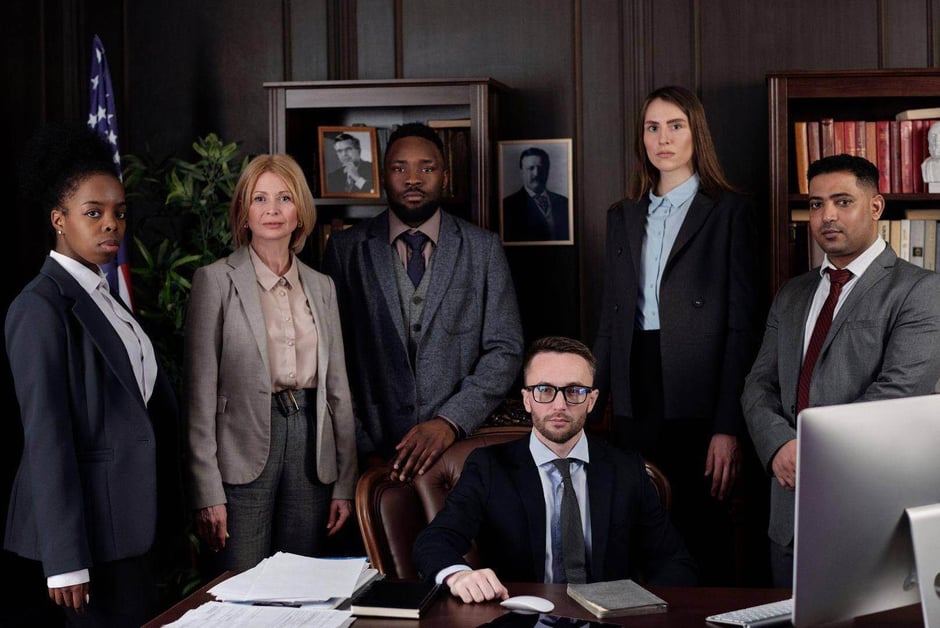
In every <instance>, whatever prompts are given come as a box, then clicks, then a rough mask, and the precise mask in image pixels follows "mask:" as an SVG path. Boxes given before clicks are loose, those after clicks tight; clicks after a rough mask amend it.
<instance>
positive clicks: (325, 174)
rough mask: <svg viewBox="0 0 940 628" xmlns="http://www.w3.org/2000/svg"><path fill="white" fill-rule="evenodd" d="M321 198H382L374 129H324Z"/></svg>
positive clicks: (321, 141)
mask: <svg viewBox="0 0 940 628" xmlns="http://www.w3.org/2000/svg"><path fill="white" fill-rule="evenodd" d="M318 133H319V151H320V196H321V197H323V198H379V196H380V194H381V190H380V188H379V164H378V158H377V155H378V150H377V149H376V140H375V129H374V128H371V127H366V126H321V127H319V128H318Z"/></svg>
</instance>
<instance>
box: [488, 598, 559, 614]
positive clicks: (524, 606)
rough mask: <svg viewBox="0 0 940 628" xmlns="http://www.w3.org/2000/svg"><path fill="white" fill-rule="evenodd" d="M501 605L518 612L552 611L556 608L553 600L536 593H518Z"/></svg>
mask: <svg viewBox="0 0 940 628" xmlns="http://www.w3.org/2000/svg"><path fill="white" fill-rule="evenodd" d="M499 605H500V606H502V607H503V608H508V609H509V610H511V611H515V612H517V613H551V612H552V611H553V610H554V609H555V605H554V604H553V603H552V602H551V601H549V600H546V599H545V598H543V597H537V596H535V595H517V596H515V597H511V598H509V599H507V600H503V601H502V602H500V603H499Z"/></svg>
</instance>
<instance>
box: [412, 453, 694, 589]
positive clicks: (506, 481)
mask: <svg viewBox="0 0 940 628" xmlns="http://www.w3.org/2000/svg"><path fill="white" fill-rule="evenodd" d="M588 450H589V452H590V457H591V461H590V463H588V464H587V467H586V471H587V486H588V499H589V501H590V512H591V538H592V546H591V557H590V562H589V565H588V572H589V573H588V581H590V582H598V581H603V580H618V579H623V578H637V577H640V576H641V575H642V576H643V577H644V578H645V579H646V581H648V582H650V583H652V584H661V585H676V586H686V585H694V584H695V570H694V566H693V562H692V558H691V557H690V556H689V554H688V552H687V551H686V549H685V546H684V545H683V544H682V540H681V539H680V538H679V534H678V533H677V532H676V531H675V529H674V528H673V527H672V524H671V523H670V522H669V517H668V515H667V514H666V513H665V511H663V509H662V507H661V504H660V501H659V496H658V495H657V493H656V489H655V487H654V486H653V484H652V482H651V481H650V479H649V477H648V476H647V475H646V471H645V469H644V467H643V461H642V459H641V458H640V457H639V456H638V455H637V454H633V453H624V452H622V451H620V450H617V449H614V448H613V447H611V446H609V445H607V444H605V443H603V442H602V441H598V440H595V439H593V438H590V437H588ZM545 516H546V515H545V500H544V498H543V494H542V483H541V480H540V479H539V472H538V469H537V468H536V466H535V461H534V460H533V459H532V454H531V453H530V452H529V439H528V438H521V439H519V440H515V441H511V442H508V443H503V444H500V445H493V446H490V447H480V448H478V449H475V450H474V451H473V452H471V453H470V456H469V457H468V458H467V461H466V463H465V464H464V467H463V471H462V472H461V474H460V479H459V480H458V481H457V485H456V486H455V487H454V490H453V491H452V492H451V493H450V495H448V497H447V501H446V503H445V505H444V508H443V509H442V510H441V511H440V512H439V513H438V515H437V516H436V517H435V518H434V521H432V522H431V524H430V525H429V526H428V527H427V528H425V530H424V531H423V532H421V534H420V535H419V537H418V540H417V542H416V543H415V549H414V560H415V565H416V566H417V568H418V571H419V572H420V573H421V574H422V576H423V577H424V578H428V579H431V578H434V577H435V576H436V575H437V573H438V572H439V571H440V570H441V569H444V568H445V567H449V566H451V565H457V564H462V563H465V562H466V561H465V559H464V558H463V556H464V554H466V553H467V552H469V551H470V547H471V543H472V542H473V541H476V544H477V548H478V550H479V553H480V561H481V564H480V565H476V566H475V567H477V568H483V567H489V568H490V569H492V570H493V571H495V572H496V575H497V576H498V577H499V578H500V579H501V580H502V581H503V582H544V581H545Z"/></svg>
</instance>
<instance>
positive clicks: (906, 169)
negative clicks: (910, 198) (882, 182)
mask: <svg viewBox="0 0 940 628" xmlns="http://www.w3.org/2000/svg"><path fill="white" fill-rule="evenodd" d="M913 131H914V128H913V121H911V120H901V121H900V122H898V133H899V134H900V138H901V140H900V141H901V144H900V147H901V148H900V150H901V192H903V193H904V194H913V192H914V144H913V143H912V141H913V137H912V133H913ZM917 167H918V168H920V164H917Z"/></svg>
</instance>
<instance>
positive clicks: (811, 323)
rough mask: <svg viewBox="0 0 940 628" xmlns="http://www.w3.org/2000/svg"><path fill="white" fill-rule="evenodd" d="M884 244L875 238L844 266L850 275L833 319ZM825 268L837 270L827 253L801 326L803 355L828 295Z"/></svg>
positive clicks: (827, 279) (827, 275)
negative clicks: (803, 324) (802, 326)
mask: <svg viewBox="0 0 940 628" xmlns="http://www.w3.org/2000/svg"><path fill="white" fill-rule="evenodd" d="M886 246H888V245H887V244H885V241H884V240H882V239H881V238H875V241H874V242H872V244H871V246H870V247H868V248H867V249H865V251H864V252H863V253H862V254H861V255H859V256H858V257H856V258H855V259H853V260H852V261H851V262H849V264H848V266H846V268H847V269H848V270H849V271H851V273H852V276H851V277H849V280H848V281H847V282H845V285H844V286H842V292H840V293H839V300H838V301H836V308H835V310H833V311H832V318H833V319H835V317H836V314H837V313H838V312H839V309H840V308H841V307H842V304H843V303H845V300H846V298H848V296H849V294H850V293H851V292H852V289H853V288H855V286H856V284H858V278H859V277H861V276H862V274H863V273H864V272H865V271H866V270H868V267H869V266H871V263H872V262H874V261H875V258H877V257H878V256H879V255H881V253H882V252H883V251H884V250H885V247H886ZM827 268H832V269H834V270H837V269H836V267H835V266H833V264H832V262H830V261H829V256H828V255H827V256H826V257H825V258H824V259H823V263H822V265H821V266H820V267H819V276H820V279H819V285H818V286H817V287H816V293H815V294H814V295H813V302H812V304H811V305H810V308H809V314H808V315H807V317H806V326H805V327H804V328H803V355H804V356H805V355H806V348H807V347H808V346H809V341H810V339H811V338H812V337H813V328H814V327H815V326H816V319H817V318H819V312H820V311H821V310H822V307H823V304H824V303H825V302H826V298H827V297H828V296H829V273H827V272H826V269H827Z"/></svg>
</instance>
